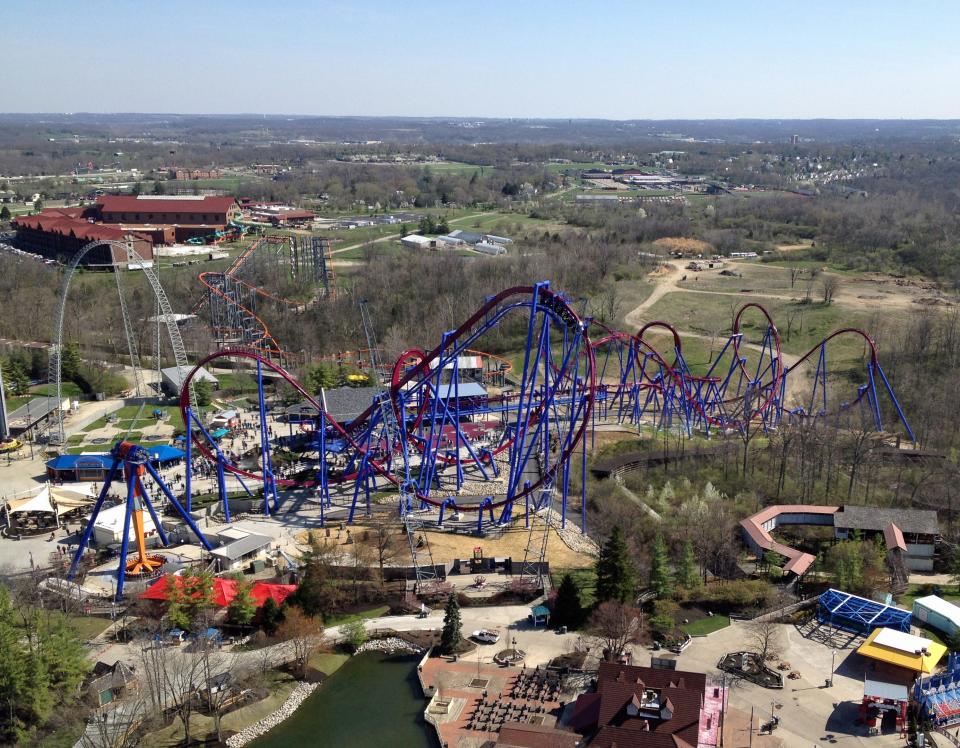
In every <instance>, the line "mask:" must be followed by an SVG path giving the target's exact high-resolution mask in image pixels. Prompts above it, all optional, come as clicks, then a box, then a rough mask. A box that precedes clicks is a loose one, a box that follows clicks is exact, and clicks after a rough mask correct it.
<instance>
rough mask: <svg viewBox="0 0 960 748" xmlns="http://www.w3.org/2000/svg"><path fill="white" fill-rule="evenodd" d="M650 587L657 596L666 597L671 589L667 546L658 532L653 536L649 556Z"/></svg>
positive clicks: (671, 581) (671, 582)
mask: <svg viewBox="0 0 960 748" xmlns="http://www.w3.org/2000/svg"><path fill="white" fill-rule="evenodd" d="M650 587H651V588H653V591H654V592H656V593H657V597H667V596H669V595H670V593H671V592H672V591H673V580H672V579H671V574H670V559H669V557H668V556H667V546H666V543H664V542H663V535H660V534H659V533H658V534H657V537H656V538H654V541H653V554H652V556H651V558H650Z"/></svg>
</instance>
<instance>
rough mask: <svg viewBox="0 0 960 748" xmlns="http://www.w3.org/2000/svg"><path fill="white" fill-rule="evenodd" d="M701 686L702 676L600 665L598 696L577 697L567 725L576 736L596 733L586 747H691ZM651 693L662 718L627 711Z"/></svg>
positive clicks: (695, 737)
mask: <svg viewBox="0 0 960 748" xmlns="http://www.w3.org/2000/svg"><path fill="white" fill-rule="evenodd" d="M705 687H706V676H705V675H704V674H703V673H689V672H684V671H680V670H658V669H655V668H650V667H639V666H635V665H618V664H616V663H612V662H602V663H600V668H599V671H598V673H597V692H596V693H594V694H584V695H583V696H581V697H580V698H578V699H577V703H576V705H575V706H574V709H573V712H572V714H571V715H570V724H571V726H574V728H575V729H576V730H578V731H580V732H587V733H589V732H592V731H593V730H599V732H598V733H597V735H596V737H595V738H594V739H593V740H592V741H591V743H590V744H591V745H600V746H605V748H612V747H613V746H617V747H618V748H631V747H632V746H637V747H638V748H639V747H640V746H642V747H643V748H683V747H684V746H689V747H690V748H696V746H697V743H698V740H699V726H700V711H701V708H702V706H703V700H704V689H705ZM650 690H654V691H657V692H659V693H658V694H657V706H656V707H655V709H656V711H658V712H659V713H660V715H661V716H660V717H652V718H651V717H642V716H639V715H637V714H636V711H633V712H631V709H630V708H629V707H630V706H631V705H634V706H636V705H637V703H638V699H640V700H642V699H643V698H644V697H645V696H646V694H647V693H648V692H649V691H650ZM645 708H647V707H645ZM644 723H645V725H646V727H647V728H648V729H643V728H642V726H641V725H642V724H644Z"/></svg>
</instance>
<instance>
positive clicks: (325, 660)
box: [309, 652, 350, 675]
mask: <svg viewBox="0 0 960 748" xmlns="http://www.w3.org/2000/svg"><path fill="white" fill-rule="evenodd" d="M349 659H350V655H348V654H343V653H341V652H319V653H317V654H315V655H313V656H311V657H310V663H309V664H310V667H312V668H315V669H316V670H319V671H320V672H321V673H326V674H327V675H333V674H334V673H335V672H337V670H339V669H340V667H341V666H342V665H343V664H344V663H345V662H346V661H347V660H349Z"/></svg>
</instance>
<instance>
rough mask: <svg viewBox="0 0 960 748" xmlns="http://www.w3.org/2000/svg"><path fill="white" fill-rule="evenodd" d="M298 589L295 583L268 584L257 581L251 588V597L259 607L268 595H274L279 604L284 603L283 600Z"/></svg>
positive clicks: (274, 599)
mask: <svg viewBox="0 0 960 748" xmlns="http://www.w3.org/2000/svg"><path fill="white" fill-rule="evenodd" d="M296 589H297V585H295V584H267V583H266V582H257V583H256V584H255V585H253V589H252V590H250V597H252V598H253V600H254V602H255V603H256V604H257V607H258V608H259V607H260V606H261V605H263V604H264V603H265V602H266V601H267V598H268V597H272V598H273V601H274V602H275V603H276V604H277V605H283V601H284V600H286V599H287V598H288V597H290V595H292V594H293V593H294V592H295V591H296Z"/></svg>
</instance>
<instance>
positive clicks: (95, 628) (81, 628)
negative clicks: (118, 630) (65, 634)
mask: <svg viewBox="0 0 960 748" xmlns="http://www.w3.org/2000/svg"><path fill="white" fill-rule="evenodd" d="M64 617H65V618H66V619H67V621H68V622H69V623H70V625H71V626H72V627H73V628H74V629H76V631H77V634H78V636H80V638H81V639H83V640H84V641H86V640H88V639H93V637H95V636H98V635H99V634H101V633H103V631H104V629H106V628H107V626H109V625H110V619H109V618H100V617H99V616H81V615H68V616H64Z"/></svg>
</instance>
